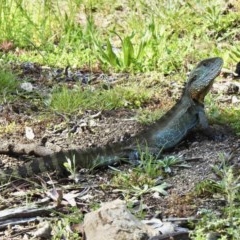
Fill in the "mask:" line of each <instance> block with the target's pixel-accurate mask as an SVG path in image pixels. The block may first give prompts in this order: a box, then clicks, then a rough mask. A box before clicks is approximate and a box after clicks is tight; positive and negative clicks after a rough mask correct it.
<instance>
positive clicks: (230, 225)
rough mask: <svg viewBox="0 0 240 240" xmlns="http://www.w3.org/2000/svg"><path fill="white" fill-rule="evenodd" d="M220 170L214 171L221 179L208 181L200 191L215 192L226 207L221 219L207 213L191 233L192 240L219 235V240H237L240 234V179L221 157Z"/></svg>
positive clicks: (217, 168)
mask: <svg viewBox="0 0 240 240" xmlns="http://www.w3.org/2000/svg"><path fill="white" fill-rule="evenodd" d="M220 157H221V158H222V161H221V168H219V167H216V166H215V171H216V170H217V171H216V172H217V174H218V176H220V177H221V179H220V181H213V180H212V181H210V182H209V183H212V184H213V186H212V185H210V184H205V183H206V181H205V183H204V184H203V185H201V189H203V187H205V188H206V189H204V191H206V190H207V191H209V192H211V193H213V192H215V191H216V190H217V192H218V193H220V194H221V195H222V196H223V197H224V198H225V200H226V207H225V208H224V210H223V212H222V215H221V217H219V216H216V215H215V214H214V213H211V212H210V213H207V214H206V215H205V216H204V217H203V218H202V220H201V221H200V222H199V223H198V225H197V227H196V229H195V230H194V231H193V233H192V234H193V236H194V239H198V240H203V239H206V238H207V236H208V235H209V234H219V235H220V236H221V239H228V238H229V239H238V237H239V234H240V231H239V229H240V224H239V221H238V219H239V217H240V211H239V207H238V202H239V197H240V195H239V190H240V177H239V176H236V174H234V171H233V168H232V167H231V166H228V164H227V161H226V160H227V159H225V158H224V156H223V155H221V156H220Z"/></svg>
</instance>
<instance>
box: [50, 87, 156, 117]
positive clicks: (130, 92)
mask: <svg viewBox="0 0 240 240" xmlns="http://www.w3.org/2000/svg"><path fill="white" fill-rule="evenodd" d="M136 86H137V84H136V83H135V84H132V87H131V88H129V87H127V86H120V85H119V86H116V87H115V88H111V89H108V90H104V89H101V88H100V89H95V90H94V89H91V88H90V87H87V88H85V89H84V90H83V89H81V88H77V89H73V90H70V89H68V88H66V87H63V88H61V89H56V90H55V91H54V92H53V94H52V96H51V99H50V100H48V101H46V104H47V105H48V106H50V108H51V109H53V110H54V111H57V112H64V113H73V112H76V111H83V110H86V109H98V110H101V109H107V110H111V109H116V108H121V107H127V108H139V107H140V106H141V105H142V104H143V103H145V102H147V101H148V100H149V99H150V97H151V92H144V91H140V89H139V88H136Z"/></svg>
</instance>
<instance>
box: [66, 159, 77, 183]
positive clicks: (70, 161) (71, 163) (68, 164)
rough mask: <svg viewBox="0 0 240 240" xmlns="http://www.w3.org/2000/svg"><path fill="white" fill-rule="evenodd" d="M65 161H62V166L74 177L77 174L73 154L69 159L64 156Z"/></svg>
mask: <svg viewBox="0 0 240 240" xmlns="http://www.w3.org/2000/svg"><path fill="white" fill-rule="evenodd" d="M66 160H67V162H65V163H64V167H65V168H66V169H67V171H68V172H69V173H71V175H70V176H71V178H72V179H76V177H77V176H76V175H77V169H76V161H75V155H73V158H72V159H70V158H68V157H66Z"/></svg>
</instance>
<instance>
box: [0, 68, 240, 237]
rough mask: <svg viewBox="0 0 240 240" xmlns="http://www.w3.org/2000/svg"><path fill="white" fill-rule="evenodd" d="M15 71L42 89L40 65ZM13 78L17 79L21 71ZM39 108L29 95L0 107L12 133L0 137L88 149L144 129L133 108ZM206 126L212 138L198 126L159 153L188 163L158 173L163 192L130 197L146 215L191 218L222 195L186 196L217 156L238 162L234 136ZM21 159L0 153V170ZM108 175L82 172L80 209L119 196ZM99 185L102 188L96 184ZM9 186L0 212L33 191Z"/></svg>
mask: <svg viewBox="0 0 240 240" xmlns="http://www.w3.org/2000/svg"><path fill="white" fill-rule="evenodd" d="M20 69H21V71H22V73H23V74H24V75H25V77H26V76H28V77H31V78H32V79H34V80H33V85H34V87H35V88H36V89H38V90H42V91H43V92H44V91H46V89H47V86H46V85H44V82H43V80H42V79H43V78H42V69H41V68H40V67H39V69H38V67H36V66H35V67H34V68H33V69H32V71H30V70H27V71H25V70H24V68H23V67H22V66H21V68H20ZM84 74H86V73H84ZM84 74H83V75H84ZM19 76H20V78H21V74H19ZM96 76H97V77H96V78H98V76H99V74H96ZM64 81H65V80H64ZM218 84H219V81H218ZM218 86H219V85H214V86H213V90H212V93H213V94H214V92H216V91H217V90H216V89H218ZM179 92H180V91H179ZM32 94H33V93H31V94H30V95H32ZM39 111H44V109H37V108H36V106H35V104H34V96H33V97H30V99H29V100H26V99H23V101H22V102H21V101H18V102H14V103H6V104H3V105H1V106H0V112H1V115H0V123H1V125H2V126H4V124H6V123H10V122H15V127H14V131H9V132H7V131H5V132H4V133H2V134H1V141H2V142H8V143H15V144H17V143H33V142H34V143H40V142H43V141H44V142H46V146H47V147H48V148H50V149H53V150H54V151H59V150H60V149H64V150H66V149H69V148H89V147H94V146H103V145H105V144H107V143H112V142H118V141H124V140H125V139H128V138H130V137H133V136H134V135H135V134H136V133H138V132H139V131H141V130H142V129H144V126H143V125H141V124H140V123H138V122H137V121H136V120H135V119H134V116H135V115H136V111H135V110H129V109H121V110H112V111H102V112H99V111H86V112H84V113H82V114H81V115H78V116H70V117H69V116H67V117H69V118H68V119H67V118H66V116H64V115H61V114H56V115H55V116H54V117H48V118H45V119H41V118H39ZM26 126H28V127H31V128H32V129H33V131H34V134H35V138H34V139H33V140H29V139H27V138H26V133H25V127H26ZM210 128H211V130H212V131H213V132H214V134H213V136H211V137H209V136H207V135H206V134H204V133H203V132H202V131H200V130H194V131H192V132H191V133H190V134H189V135H188V136H187V137H186V139H184V140H183V141H182V142H181V143H180V144H179V145H178V146H176V147H175V148H174V149H172V150H171V151H168V152H165V153H164V155H163V156H177V157H179V158H180V159H183V160H185V161H186V164H187V165H188V167H177V166H174V167H171V170H172V171H171V173H169V174H165V175H164V177H163V179H162V180H161V181H163V182H167V183H169V184H171V187H170V188H169V189H168V190H167V192H168V195H167V196H162V195H155V194H153V193H147V194H144V195H142V196H141V197H140V198H136V199H135V200H137V201H139V202H140V201H141V202H142V203H143V204H144V206H145V207H144V211H145V213H146V216H145V217H146V218H149V217H151V216H154V215H155V214H157V213H161V215H162V217H164V218H167V217H190V216H196V214H197V213H198V212H199V211H200V210H201V209H206V208H216V207H217V206H219V204H221V203H222V199H218V198H216V199H215V198H212V197H210V198H208V197H207V196H203V197H200V196H197V197H194V195H192V193H193V190H194V188H195V186H196V184H197V183H199V182H201V181H202V180H204V179H209V178H213V179H216V176H215V175H214V173H213V171H212V165H214V164H217V165H219V164H220V163H221V154H225V156H227V155H229V154H230V153H231V152H234V156H233V158H232V163H234V164H238V163H239V161H240V149H239V144H240V139H239V137H237V136H236V135H235V134H234V132H233V131H232V130H231V129H230V127H229V126H227V124H225V125H217V124H215V125H211V126H210ZM23 159H24V160H26V159H25V158H23V157H19V156H17V157H14V156H8V155H4V154H1V155H0V164H1V165H0V166H1V169H5V168H7V167H11V166H14V165H16V164H22V163H23ZM116 168H118V169H119V170H121V171H124V170H125V171H130V170H131V168H133V166H131V165H128V164H123V165H120V166H116ZM114 175H115V172H114V171H113V170H112V169H111V168H108V169H98V170H96V171H95V172H93V173H91V174H87V173H83V179H82V181H81V187H80V188H81V189H83V188H84V187H85V186H87V187H89V189H88V192H87V195H88V196H89V197H87V198H86V199H85V200H82V201H83V202H84V204H85V205H84V206H85V207H84V210H82V212H83V213H84V212H86V211H89V210H90V207H91V206H93V205H94V204H99V203H101V202H106V201H111V200H114V199H117V198H123V197H124V194H123V193H122V192H121V191H116V189H115V188H114V186H111V184H110V181H111V179H112V177H113V176H114ZM44 176H46V175H44ZM51 177H52V178H53V179H57V180H58V181H56V184H57V185H58V186H59V185H60V186H61V185H64V184H65V185H68V184H69V183H70V182H69V181H67V180H65V181H62V180H61V179H58V178H56V177H55V175H54V174H53V175H51ZM36 181H37V182H38V181H39V179H36ZM104 184H106V185H107V186H108V187H106V188H102V186H103V185H104ZM10 186H11V188H9V187H7V188H2V190H1V192H2V193H1V198H0V209H1V210H3V209H7V208H10V207H13V206H19V205H24V201H25V197H24V196H17V195H14V192H16V191H30V190H32V191H34V185H32V184H22V181H20V183H19V181H17V182H14V183H12V184H10ZM189 193H191V194H189ZM90 196H91V197H90ZM39 198H41V197H39V196H36V195H35V194H33V197H32V200H36V199H39ZM220 207H221V206H220ZM86 209H87V210H86ZM0 236H1V235H0ZM0 238H1V237H0Z"/></svg>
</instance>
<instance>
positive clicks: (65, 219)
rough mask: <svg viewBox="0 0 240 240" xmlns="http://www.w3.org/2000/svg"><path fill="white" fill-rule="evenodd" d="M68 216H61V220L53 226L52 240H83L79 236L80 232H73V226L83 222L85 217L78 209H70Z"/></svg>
mask: <svg viewBox="0 0 240 240" xmlns="http://www.w3.org/2000/svg"><path fill="white" fill-rule="evenodd" d="M68 211H69V212H68V214H61V213H60V212H58V213H57V214H59V215H60V217H59V220H56V221H55V223H54V224H53V237H52V239H54V240H57V239H69V240H74V239H81V238H80V236H79V233H80V231H78V232H74V231H72V229H73V228H72V225H74V224H79V223H81V222H82V221H83V215H82V213H81V211H79V209H78V208H76V207H73V208H69V209H68Z"/></svg>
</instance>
